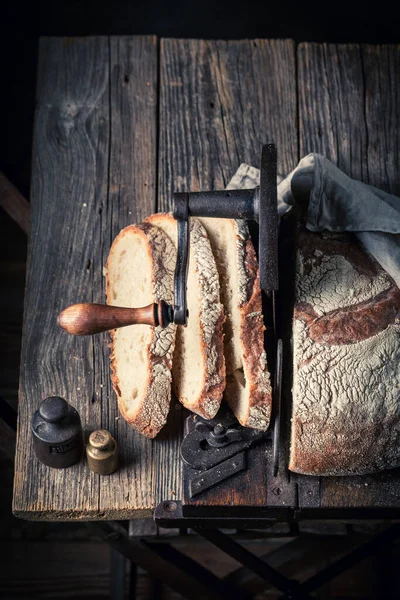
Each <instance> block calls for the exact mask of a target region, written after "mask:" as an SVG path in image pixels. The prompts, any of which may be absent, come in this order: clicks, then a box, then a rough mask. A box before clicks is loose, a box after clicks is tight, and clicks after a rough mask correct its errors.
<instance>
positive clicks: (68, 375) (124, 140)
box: [13, 37, 400, 521]
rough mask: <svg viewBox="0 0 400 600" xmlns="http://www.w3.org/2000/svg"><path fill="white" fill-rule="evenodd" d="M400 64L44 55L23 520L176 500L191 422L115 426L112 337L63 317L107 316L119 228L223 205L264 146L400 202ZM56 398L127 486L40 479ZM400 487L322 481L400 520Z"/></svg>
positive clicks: (269, 50)
mask: <svg viewBox="0 0 400 600" xmlns="http://www.w3.org/2000/svg"><path fill="white" fill-rule="evenodd" d="M399 63H400V51H399V47H395V46H391V47H381V46H376V47H369V46H359V45H346V46H337V45H331V46H326V45H316V44H301V45H300V47H299V48H298V50H297V58H296V51H295V47H294V43H293V42H292V41H290V40H288V41H279V40H272V41H271V40H242V41H204V40H161V41H160V42H158V41H157V40H156V39H155V38H153V37H115V38H113V37H111V38H107V37H96V38H71V39H60V38H46V39H42V40H41V42H40V53H39V69H38V82H37V103H36V115H35V133H34V146H33V170H32V193H31V209H32V221H31V232H30V238H29V261H28V273H27V285H26V297H25V316H24V333H23V349H22V361H21V379H20V397H19V402H20V406H19V425H18V435H17V454H16V467H15V482H14V503H13V510H14V512H15V514H16V515H18V516H20V517H23V518H29V519H47V520H52V521H55V520H58V519H59V520H70V519H84V520H94V519H120V520H122V519H131V518H135V517H145V516H146V517H147V516H148V517H149V516H151V511H152V509H153V508H154V507H155V506H156V505H157V504H158V503H159V502H161V501H162V500H168V499H179V498H180V497H181V493H182V481H181V465H180V458H179V453H178V450H179V445H180V441H181V437H182V432H183V420H184V417H185V416H186V414H187V413H186V412H185V410H184V409H182V407H181V405H179V404H178V403H177V402H176V400H173V401H172V404H171V411H170V416H169V420H168V423H167V425H166V426H165V428H164V429H163V430H162V432H161V434H160V435H159V436H158V437H157V438H156V439H155V440H148V439H145V438H144V437H142V436H140V435H139V434H137V433H136V432H135V431H133V430H132V429H131V428H130V427H129V426H128V425H127V424H126V423H125V422H124V420H123V419H122V418H120V417H119V413H118V408H117V402H116V398H115V395H114V392H113V390H112V388H111V383H110V373H109V349H108V335H107V334H98V335H96V336H93V337H86V338H85V337H81V338H79V337H73V336H69V335H67V334H66V333H65V332H64V331H62V330H61V329H60V328H59V327H58V325H57V315H58V314H59V313H60V312H61V310H62V309H63V308H65V307H66V306H68V305H70V304H75V303H77V302H100V303H101V302H104V301H105V294H104V278H103V267H104V265H105V262H106V258H107V255H108V252H109V248H110V246H111V243H112V241H113V239H114V237H115V236H116V235H117V234H118V232H119V231H120V229H122V228H123V227H125V226H126V225H128V224H130V223H134V222H140V221H141V220H142V219H143V218H145V217H146V216H148V215H149V214H151V213H152V212H155V211H156V210H157V211H165V210H169V209H170V208H171V206H172V195H173V192H174V191H189V190H193V191H196V190H200V189H203V190H204V189H223V188H224V187H225V185H226V184H227V182H228V181H229V179H230V178H231V177H232V175H233V174H234V173H235V171H236V169H237V168H238V166H239V165H240V163H242V162H246V163H249V164H251V165H254V166H259V155H260V148H261V145H262V144H263V143H265V142H270V141H272V142H275V143H276V144H277V148H278V172H279V173H281V174H286V173H289V172H290V170H291V169H293V168H294V166H295V165H296V164H297V162H298V160H299V158H300V157H301V156H304V155H305V154H307V153H308V152H311V151H315V152H321V153H322V154H325V155H326V156H327V157H328V158H330V159H331V160H333V161H334V162H336V163H337V164H338V166H339V167H340V168H341V169H343V170H344V171H346V172H347V173H349V174H350V175H352V176H353V177H356V178H359V179H362V180H364V181H366V182H367V183H372V184H374V185H377V186H379V187H383V188H384V189H388V190H390V191H391V192H392V193H395V194H399V192H400V189H399V180H398V173H399V133H398V132H399V130H400V129H399V115H398V110H399V108H398V98H399V93H400V90H399V86H400V84H399V79H398V77H396V74H397V73H398V72H399V66H400V65H399ZM158 73H159V75H158ZM53 394H57V395H61V396H63V397H65V398H66V399H67V400H68V401H69V402H70V403H71V404H72V405H73V406H75V407H76V408H77V409H78V411H79V413H80V415H81V418H82V422H83V424H84V426H85V433H86V435H88V434H89V433H90V431H91V430H93V429H97V428H100V427H101V428H106V429H109V430H110V432H111V434H112V435H113V436H114V437H115V438H116V440H117V442H118V445H119V450H120V458H121V467H120V469H119V470H118V471H117V472H116V473H114V474H113V475H111V476H108V477H103V478H100V476H98V475H95V474H94V473H92V472H90V471H89V469H88V468H87V466H86V463H85V462H84V461H82V462H81V463H80V464H78V465H76V466H74V467H71V468H69V469H66V470H63V471H54V470H50V469H48V468H46V467H44V466H43V465H41V464H39V463H38V461H37V460H36V459H35V457H34V455H33V448H32V442H31V434H30V421H31V418H32V415H33V412H34V411H35V410H36V409H37V407H38V406H39V404H40V401H41V400H42V399H43V398H45V397H46V396H49V395H53ZM399 477H400V476H399V475H398V474H397V472H396V471H393V472H391V473H389V474H387V473H382V474H379V475H377V476H368V477H367V478H336V479H333V478H326V479H324V480H323V482H322V483H321V486H322V488H321V489H322V505H323V506H325V507H357V506H358V507H371V506H391V507H394V506H397V507H398V497H399V492H398V490H399V486H400V481H399ZM365 484H367V485H365Z"/></svg>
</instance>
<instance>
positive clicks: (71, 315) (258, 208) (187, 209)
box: [58, 144, 282, 476]
mask: <svg viewBox="0 0 400 600" xmlns="http://www.w3.org/2000/svg"><path fill="white" fill-rule="evenodd" d="M173 216H174V218H175V219H176V221H177V227H178V248H177V262H176V269H175V281H174V286H175V290H174V292H175V303H174V306H171V305H170V304H167V303H166V302H164V301H161V302H160V303H158V304H156V303H154V304H150V305H149V306H146V307H141V308H122V307H121V308H120V307H115V306H110V305H101V304H75V305H73V306H69V307H68V308H66V309H65V310H64V311H63V312H62V313H61V314H60V316H59V319H58V322H59V324H60V326H61V327H62V328H63V329H65V330H66V331H67V332H68V333H71V334H74V335H90V334H94V333H100V332H102V331H108V330H110V329H116V328H118V327H125V326H127V325H134V324H148V325H152V326H161V327H167V326H168V325H169V324H170V323H175V324H176V325H186V323H187V319H188V318H189V319H190V314H189V315H188V311H187V304H186V283H187V271H188V264H189V236H190V226H189V217H191V216H193V217H215V218H229V219H245V220H248V221H255V222H256V223H258V261H259V270H260V287H261V289H262V291H263V292H264V294H265V297H266V298H267V299H268V301H269V302H268V304H269V307H268V308H269V312H270V313H271V314H270V318H269V322H270V323H271V326H272V328H273V336H274V341H275V344H274V346H275V348H276V351H277V358H276V361H275V359H274V357H273V360H272V365H273V366H275V369H274V370H275V377H274V385H273V406H272V415H273V416H272V428H271V429H270V431H271V430H272V433H273V472H274V475H275V476H277V473H278V465H279V462H280V461H279V448H280V446H281V444H280V414H281V377H282V342H281V340H278V339H277V331H276V314H275V294H276V292H277V290H278V287H279V278H278V211H277V150H276V146H275V145H274V144H266V145H264V146H263V147H262V150H261V164H260V185H259V186H257V187H255V188H254V189H245V190H229V191H227V190H226V191H208V192H189V193H175V194H174V209H173ZM264 313H265V311H264ZM274 363H275V365H274ZM269 364H270V366H271V361H269ZM225 420H227V422H229V423H231V417H229V415H228V416H227V417H226V418H225ZM219 425H221V427H222V428H223V433H222V429H221V427H219ZM231 425H232V423H231ZM240 427H241V426H240ZM219 429H221V432H220V444H219V447H220V448H222V447H228V446H229V445H230V444H231V443H232V441H234V442H235V443H236V446H237V445H238V443H239V444H242V445H243V444H244V447H246V445H247V442H248V440H247V438H249V434H246V433H243V432H242V433H240V429H236V430H235V431H234V430H233V429H232V427H230V428H228V429H226V428H225V427H224V426H223V425H222V424H218V423H216V425H215V427H214V430H215V431H214V430H213V431H212V432H211V438H212V439H211V438H210V434H209V433H207V435H206V437H205V439H206V440H208V439H209V438H210V440H211V445H212V443H213V439H214V438H215V436H217V437H218V431H219ZM241 429H242V430H243V431H245V428H241ZM203 430H204V428H203ZM250 437H251V436H250ZM253 437H254V438H257V442H260V441H263V440H265V434H262V433H260V432H257V435H254V436H253ZM232 438H234V439H232ZM252 443H255V441H254V440H253V442H252ZM250 445H251V444H250ZM186 446H187V445H186ZM183 447H184V448H185V445H184V444H183ZM229 452H230V451H227V453H228V454H229ZM225 453H226V452H225ZM210 456H211V455H210ZM183 458H184V457H183ZM184 460H185V459H184ZM281 464H282V463H281Z"/></svg>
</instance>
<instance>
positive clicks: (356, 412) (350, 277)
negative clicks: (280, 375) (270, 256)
mask: <svg viewBox="0 0 400 600" xmlns="http://www.w3.org/2000/svg"><path fill="white" fill-rule="evenodd" d="M399 318H400V290H399V288H398V287H397V286H396V284H395V283H394V281H393V280H392V279H391V278H390V277H389V276H388V275H387V273H385V271H383V269H382V268H381V267H380V266H379V265H378V263H377V262H376V261H375V260H374V259H373V258H372V257H370V256H369V255H367V254H366V253H365V252H364V251H363V250H362V249H361V248H360V247H359V246H358V245H357V244H356V242H355V240H353V239H352V238H348V237H343V239H337V240H335V239H331V240H327V239H322V237H321V236H320V235H319V234H315V233H309V232H307V231H305V230H303V228H301V229H300V235H299V243H298V257H297V275H296V300H295V310H294V322H293V350H294V352H293V354H294V357H293V358H294V370H293V410H292V432H291V452H290V462H289V469H290V470H292V471H295V472H297V473H302V474H306V475H350V474H358V475H361V474H364V473H372V472H375V471H379V470H382V469H388V468H394V467H398V466H399V465H400V368H399V365H400V320H399Z"/></svg>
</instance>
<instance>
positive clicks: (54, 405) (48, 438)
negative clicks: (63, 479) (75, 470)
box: [32, 396, 83, 469]
mask: <svg viewBox="0 0 400 600" xmlns="http://www.w3.org/2000/svg"><path fill="white" fill-rule="evenodd" d="M32 434H33V441H34V448H35V453H36V456H37V458H38V459H39V460H40V462H42V463H43V464H45V465H47V466H48V467H53V468H54V469H64V468H65V467H70V466H71V465H73V464H75V463H76V462H78V461H79V460H80V459H81V457H82V452H83V433H82V426H81V420H80V417H79V414H78V411H77V410H76V409H75V408H74V407H73V406H70V405H69V404H68V402H67V401H66V400H64V399H63V398H60V397H59V396H51V397H49V398H46V399H45V400H43V402H42V403H41V405H40V407H39V409H38V410H37V411H36V412H35V414H34V415H33V418H32Z"/></svg>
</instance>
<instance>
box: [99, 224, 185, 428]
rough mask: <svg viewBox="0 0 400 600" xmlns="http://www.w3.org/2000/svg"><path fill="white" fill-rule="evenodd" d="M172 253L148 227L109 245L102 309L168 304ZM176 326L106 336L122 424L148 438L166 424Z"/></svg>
mask: <svg viewBox="0 0 400 600" xmlns="http://www.w3.org/2000/svg"><path fill="white" fill-rule="evenodd" d="M174 266H175V249H174V247H173V244H172V242H171V240H170V239H169V238H168V236H167V235H165V233H164V232H163V231H162V230H160V229H158V228H157V227H153V226H152V225H150V224H143V225H130V226H129V227H126V228H125V229H123V230H122V231H121V233H120V234H119V235H118V236H117V238H116V239H115V240H114V243H113V244H112V247H111V250H110V254H109V257H108V260H107V265H106V293H107V304H111V305H114V306H125V307H138V306H146V305H148V304H150V303H153V302H159V301H160V300H165V301H166V302H169V303H173V299H174V297H173V277H174ZM175 333H176V326H175V325H172V324H171V325H168V327H167V328H165V329H162V328H161V327H155V328H154V327H150V326H149V325H131V326H129V327H124V328H121V329H116V330H114V331H113V332H112V333H111V340H112V341H111V370H112V383H113V387H114V390H115V392H116V394H117V397H118V405H119V409H120V412H121V414H122V416H123V417H124V419H126V421H128V423H130V424H131V425H132V426H133V427H134V428H135V429H137V430H138V431H139V432H140V433H142V434H144V435H145V436H147V437H149V438H153V437H155V436H156V435H157V433H158V432H159V431H160V429H161V428H162V427H163V425H164V424H165V422H166V419H167V415H168V411H169V405H170V399H171V367H172V354H173V350H174V344H175Z"/></svg>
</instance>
